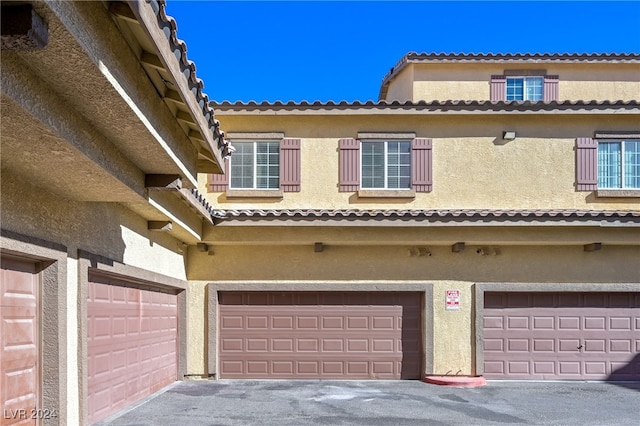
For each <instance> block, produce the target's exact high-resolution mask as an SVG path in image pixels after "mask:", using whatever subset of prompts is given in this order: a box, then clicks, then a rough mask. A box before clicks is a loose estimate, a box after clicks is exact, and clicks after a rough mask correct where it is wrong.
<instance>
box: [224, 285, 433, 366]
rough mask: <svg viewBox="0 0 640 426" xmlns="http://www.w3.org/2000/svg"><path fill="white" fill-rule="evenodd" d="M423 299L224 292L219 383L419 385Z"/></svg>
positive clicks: (407, 295)
mask: <svg viewBox="0 0 640 426" xmlns="http://www.w3.org/2000/svg"><path fill="white" fill-rule="evenodd" d="M420 306H421V295H420V294H419V293H398V292H389V293H350V292H343V293H337V292H320V293H302V292H288V293H287V292H272V293H269V292H243V293H240V292H221V293H220V300H219V327H218V328H219V345H218V350H219V366H220V377H221V378H287V379H303V378H304V379H311V378H316V379H317V378H323V379H329V378H331V379H401V378H402V379H418V378H420V364H421V363H420V359H421V339H420V333H421V327H420Z"/></svg>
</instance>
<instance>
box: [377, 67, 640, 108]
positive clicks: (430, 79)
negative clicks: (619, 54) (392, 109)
mask: <svg viewBox="0 0 640 426" xmlns="http://www.w3.org/2000/svg"><path fill="white" fill-rule="evenodd" d="M410 67H412V72H411V73H408V72H406V71H405V70H406V69H407V68H410ZM407 68H405V70H403V71H402V72H400V73H399V74H398V75H397V76H396V77H395V78H394V79H393V80H392V81H391V83H390V85H389V89H388V93H389V96H387V99H388V100H395V99H397V100H405V101H406V100H410V101H420V100H425V101H433V100H440V101H444V100H477V101H482V100H489V99H490V96H489V94H490V86H489V82H490V80H491V76H492V75H502V74H503V73H504V72H505V70H544V71H545V72H546V74H548V75H558V76H559V87H558V93H559V100H571V101H576V100H627V101H628V100H637V99H638V97H639V96H640V65H639V64H612V63H610V64H529V65H527V64H410V65H409V66H407ZM411 78H413V82H412V81H411Z"/></svg>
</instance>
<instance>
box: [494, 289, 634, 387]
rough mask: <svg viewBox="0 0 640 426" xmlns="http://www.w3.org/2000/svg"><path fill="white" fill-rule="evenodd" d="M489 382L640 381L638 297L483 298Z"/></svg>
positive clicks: (536, 295)
mask: <svg viewBox="0 0 640 426" xmlns="http://www.w3.org/2000/svg"><path fill="white" fill-rule="evenodd" d="M484 299H485V301H484V374H485V377H486V378H488V379H551V380H562V379H581V380H616V381H621V380H640V293H515V292H514V293H485V297H484Z"/></svg>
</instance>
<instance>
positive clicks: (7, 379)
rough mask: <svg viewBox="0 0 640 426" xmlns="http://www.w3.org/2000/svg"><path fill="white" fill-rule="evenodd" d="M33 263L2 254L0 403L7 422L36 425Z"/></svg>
mask: <svg viewBox="0 0 640 426" xmlns="http://www.w3.org/2000/svg"><path fill="white" fill-rule="evenodd" d="M38 282H39V280H38V275H37V274H36V267H35V264H33V263H30V262H24V261H21V260H15V259H11V258H8V257H4V256H3V257H2V267H1V270H0V321H1V322H2V323H1V324H0V346H1V347H0V374H1V376H0V404H1V408H2V417H1V418H0V419H1V420H2V421H1V422H0V423H2V424H3V425H4V424H7V425H9V424H10V425H14V424H20V425H22V424H35V420H31V413H32V410H34V409H36V408H38V406H39V396H40V362H39V347H40V344H39V341H40V337H39V331H38V330H39V326H38V314H39V312H38V310H39V308H38V307H39V303H38V300H39V296H38Z"/></svg>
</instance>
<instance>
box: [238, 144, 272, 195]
mask: <svg viewBox="0 0 640 426" xmlns="http://www.w3.org/2000/svg"><path fill="white" fill-rule="evenodd" d="M233 146H234V147H235V148H236V152H234V153H233V156H231V172H230V173H231V178H230V182H229V183H230V187H231V188H232V189H278V188H279V187H280V143H279V142H274V141H270V142H234V144H233Z"/></svg>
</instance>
